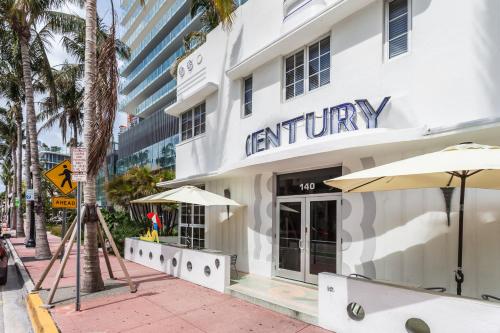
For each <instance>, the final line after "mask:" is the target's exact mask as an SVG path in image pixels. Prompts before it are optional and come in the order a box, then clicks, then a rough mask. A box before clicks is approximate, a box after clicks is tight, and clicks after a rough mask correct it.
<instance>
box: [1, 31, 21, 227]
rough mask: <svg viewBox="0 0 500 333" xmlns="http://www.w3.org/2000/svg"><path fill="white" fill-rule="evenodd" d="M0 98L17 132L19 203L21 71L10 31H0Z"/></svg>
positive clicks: (18, 215)
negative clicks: (5, 104) (4, 103)
mask: <svg viewBox="0 0 500 333" xmlns="http://www.w3.org/2000/svg"><path fill="white" fill-rule="evenodd" d="M0 33H1V34H2V36H1V41H0V96H2V97H4V98H6V99H7V100H8V103H7V106H8V107H9V109H10V115H11V117H12V118H13V119H15V124H16V131H17V139H16V142H17V147H16V152H17V156H16V158H15V159H14V161H15V163H14V164H15V166H16V170H15V174H16V179H15V184H16V191H15V192H16V198H17V200H19V202H21V194H22V168H23V164H22V149H23V148H22V147H23V146H22V141H23V127H22V122H23V113H22V102H23V96H22V95H23V92H22V80H21V79H20V78H21V77H22V70H21V62H20V61H19V56H20V55H19V43H17V38H16V36H15V34H13V33H12V31H0ZM22 216H23V214H22V210H21V208H20V207H19V209H16V232H17V236H18V237H24V223H23V218H22Z"/></svg>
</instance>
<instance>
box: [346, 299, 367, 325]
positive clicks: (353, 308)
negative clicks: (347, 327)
mask: <svg viewBox="0 0 500 333" xmlns="http://www.w3.org/2000/svg"><path fill="white" fill-rule="evenodd" d="M347 314H348V315H349V317H350V318H351V319H352V320H356V321H361V320H363V319H364V318H365V309H363V307H362V306H361V305H360V304H358V303H354V302H352V303H349V305H347Z"/></svg>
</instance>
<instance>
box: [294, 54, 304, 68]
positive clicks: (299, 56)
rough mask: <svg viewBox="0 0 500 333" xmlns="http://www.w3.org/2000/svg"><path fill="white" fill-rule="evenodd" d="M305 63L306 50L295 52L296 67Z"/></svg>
mask: <svg viewBox="0 0 500 333" xmlns="http://www.w3.org/2000/svg"><path fill="white" fill-rule="evenodd" d="M303 64H304V51H300V52H297V53H296V54H295V67H298V66H300V65H303Z"/></svg>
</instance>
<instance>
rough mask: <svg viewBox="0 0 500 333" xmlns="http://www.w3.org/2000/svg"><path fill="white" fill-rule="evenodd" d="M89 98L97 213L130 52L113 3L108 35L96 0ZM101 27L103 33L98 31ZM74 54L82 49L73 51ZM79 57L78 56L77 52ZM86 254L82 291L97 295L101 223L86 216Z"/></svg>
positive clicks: (90, 23) (86, 136)
mask: <svg viewBox="0 0 500 333" xmlns="http://www.w3.org/2000/svg"><path fill="white" fill-rule="evenodd" d="M85 11H86V20H85V53H84V63H85V64H84V68H85V84H84V85H85V94H84V106H83V108H84V126H83V146H84V147H85V148H87V153H88V164H87V182H86V183H85V187H84V202H85V206H86V208H87V209H88V210H89V211H91V212H92V211H95V209H96V176H97V173H98V172H99V169H100V167H101V166H102V165H103V162H104V161H105V158H106V152H107V149H108V146H109V142H110V138H111V136H112V134H113V124H114V119H115V115H116V109H117V104H118V78H119V73H118V61H117V58H116V56H117V53H118V54H120V51H119V50H120V49H123V50H125V52H126V53H127V54H128V48H127V47H126V46H124V45H123V43H121V42H120V41H119V40H117V39H116V37H115V11H114V7H113V2H112V1H111V13H112V24H111V27H110V28H109V30H108V31H106V33H104V34H103V33H102V32H101V31H102V30H104V31H105V29H101V27H102V23H101V22H100V21H99V20H98V19H97V10H96V0H87V1H86V2H85ZM98 23H99V29H98ZM73 49H74V50H78V48H75V47H73ZM74 54H75V55H76V54H77V52H74ZM85 218H86V220H85V226H86V227H85V242H84V248H85V254H84V258H83V259H84V269H83V271H84V274H83V283H82V290H83V291H86V292H94V291H98V290H101V289H102V288H103V287H104V283H103V281H102V276H101V269H100V267H99V252H98V248H97V220H96V216H95V214H86V217H85Z"/></svg>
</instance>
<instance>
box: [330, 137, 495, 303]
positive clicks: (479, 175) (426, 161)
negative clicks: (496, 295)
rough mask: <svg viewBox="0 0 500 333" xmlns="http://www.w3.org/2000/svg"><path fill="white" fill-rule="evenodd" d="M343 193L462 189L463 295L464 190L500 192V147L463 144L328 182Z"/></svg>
mask: <svg viewBox="0 0 500 333" xmlns="http://www.w3.org/2000/svg"><path fill="white" fill-rule="evenodd" d="M325 184H327V185H330V186H332V187H336V188H339V189H341V190H342V191H343V192H372V191H390V190H402V189H413V188H429V187H460V210H459V224H458V267H457V271H456V272H455V281H456V282H457V294H458V295H460V294H461V293H462V283H463V281H464V274H463V272H462V251H463V220H464V196H465V188H466V187H471V188H483V189H500V147H497V146H486V145H479V144H474V143H462V144H459V145H456V146H451V147H448V148H446V149H443V150H441V151H438V152H434V153H430V154H424V155H420V156H415V157H411V158H408V159H404V160H401V161H397V162H393V163H389V164H385V165H381V166H378V167H375V168H371V169H366V170H362V171H359V172H354V173H351V174H348V175H346V176H342V177H338V178H335V179H330V180H326V181H325Z"/></svg>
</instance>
